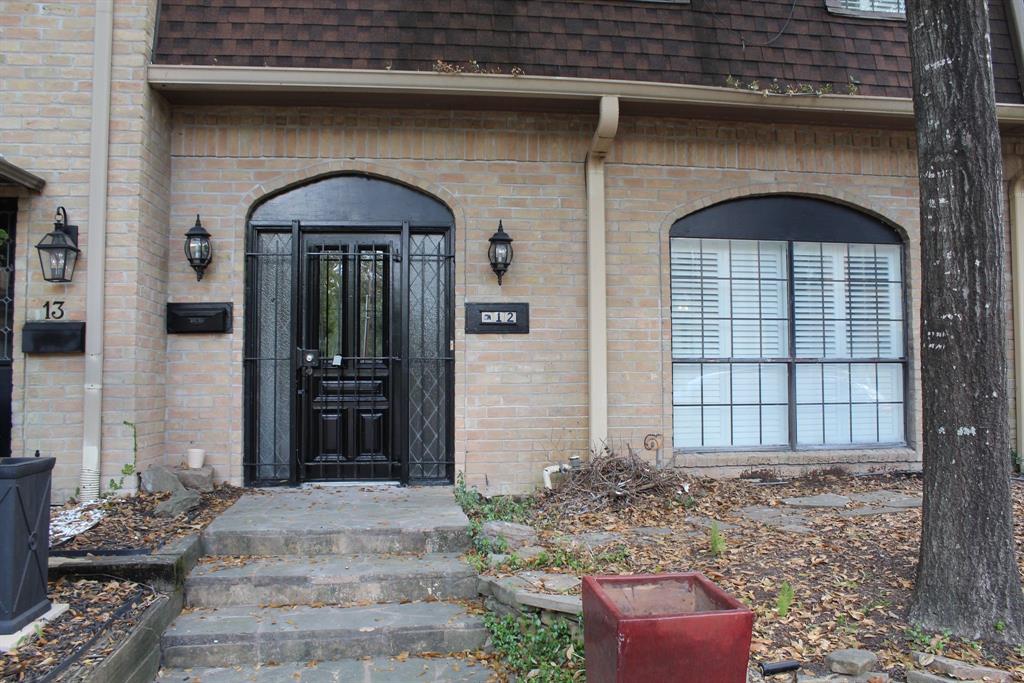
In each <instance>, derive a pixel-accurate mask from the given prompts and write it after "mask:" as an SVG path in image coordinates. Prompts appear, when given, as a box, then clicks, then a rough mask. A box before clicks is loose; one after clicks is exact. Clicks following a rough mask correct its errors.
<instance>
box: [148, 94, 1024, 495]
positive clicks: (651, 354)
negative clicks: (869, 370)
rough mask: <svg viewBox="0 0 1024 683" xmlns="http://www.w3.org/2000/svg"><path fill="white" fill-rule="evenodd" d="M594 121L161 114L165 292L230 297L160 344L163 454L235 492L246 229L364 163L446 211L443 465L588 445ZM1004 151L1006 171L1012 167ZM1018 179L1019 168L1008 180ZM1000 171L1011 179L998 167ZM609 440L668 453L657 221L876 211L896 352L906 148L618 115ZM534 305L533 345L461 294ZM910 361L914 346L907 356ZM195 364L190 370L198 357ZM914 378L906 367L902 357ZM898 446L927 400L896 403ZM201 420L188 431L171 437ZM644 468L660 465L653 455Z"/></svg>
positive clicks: (909, 184)
mask: <svg viewBox="0 0 1024 683" xmlns="http://www.w3.org/2000/svg"><path fill="white" fill-rule="evenodd" d="M593 125H594V121H593V120H592V119H590V118H587V117H582V118H581V117H570V116H563V115H534V114H497V113H495V114H486V113H476V114H473V113H446V112H404V113H394V112H380V111H373V110H364V111H345V112H343V113H340V112H337V111H334V110H330V109H303V110H295V109H269V108H268V109H261V110H255V111H254V110H251V109H247V110H242V109H233V108H212V109H211V108H192V107H183V108H178V109H175V111H174V115H173V129H174V132H173V141H172V149H171V153H172V157H173V173H172V176H173V180H172V189H171V225H172V230H171V235H170V239H169V247H170V249H171V250H172V251H171V252H170V253H171V254H172V257H171V259H170V274H169V281H170V285H169V291H170V295H171V297H172V299H174V300H180V301H187V300H201V299H206V300H232V301H234V302H235V304H236V308H235V315H236V321H235V323H236V324H235V330H236V332H235V333H234V334H233V335H229V336H224V337H212V338H186V337H171V338H169V339H168V370H167V405H168V412H167V418H168V432H167V443H168V445H167V453H168V457H169V458H170V460H171V461H176V460H178V459H180V458H181V457H183V453H184V449H185V448H186V447H187V446H188V443H189V441H192V440H194V439H195V437H196V435H199V437H200V438H201V439H202V440H203V443H205V444H206V445H207V448H208V451H209V453H210V457H211V459H212V461H213V462H214V464H215V465H216V466H217V467H218V470H219V471H220V472H222V473H223V474H224V476H225V477H226V478H228V479H231V480H232V481H236V482H237V481H240V480H241V476H242V474H241V468H240V465H241V451H242V351H243V346H242V345H243V339H242V332H241V331H242V329H243V325H242V320H243V317H244V306H243V303H244V291H243V284H244V263H243V257H242V254H243V249H244V221H245V215H246V212H247V210H248V209H249V208H250V207H251V205H252V204H253V203H254V202H255V201H257V200H258V199H259V198H260V197H262V196H265V195H266V194H267V193H272V192H273V191H275V190H277V189H279V188H282V187H284V186H287V185H290V184H294V183H297V182H300V181H302V180H303V179H307V178H311V177H315V176H318V175H321V174H326V173H332V172H341V171H365V172H369V173H374V174H379V175H383V176H387V177H391V178H394V179H396V180H399V181H401V182H406V183H409V184H411V185H414V186H417V187H419V188H421V189H423V190H425V191H427V192H430V193H433V194H434V195H435V196H437V197H438V198H440V199H441V200H442V201H444V202H446V203H447V204H448V205H449V206H450V207H451V208H452V209H453V211H454V213H455V216H456V242H457V245H458V247H457V263H456V280H457V288H456V311H457V316H458V320H457V323H456V330H457V332H456V406H457V409H456V435H457V436H456V452H457V461H458V463H459V467H460V469H463V468H464V469H465V471H466V473H467V478H468V480H469V481H470V482H471V483H475V484H479V485H481V486H485V487H487V488H488V489H489V490H491V491H504V492H507V491H518V490H523V489H524V488H526V487H528V486H531V485H534V484H536V483H537V481H538V480H539V469H540V467H541V466H542V465H544V464H547V463H549V462H557V461H561V460H563V459H564V458H565V457H566V456H567V455H568V454H570V453H574V452H581V451H583V450H584V449H585V448H586V447H587V443H586V439H587V437H586V414H587V411H586V391H587V386H586V381H587V377H586V273H585V271H584V267H583V264H584V262H585V253H586V252H585V214H584V210H583V206H584V204H583V202H584V197H585V188H584V185H583V164H582V162H583V159H584V157H585V154H586V149H587V142H588V140H589V136H590V133H591V130H592V128H591V127H592V126H593ZM1012 159H1013V157H1012V156H1011V155H1008V164H1011V165H1012V164H1013V163H1015V162H1013V161H1012ZM1014 168H1015V167H1014ZM1012 172H1014V171H1011V170H1009V169H1008V173H1012ZM607 173H608V296H609V387H610V415H609V419H610V428H611V433H610V438H611V441H612V445H613V446H623V445H625V444H629V445H631V446H633V447H634V448H636V449H639V448H641V447H642V444H643V441H644V436H646V435H648V434H658V435H661V437H662V438H661V448H660V451H659V452H658V455H660V457H661V459H662V461H663V462H670V461H673V460H672V457H673V452H672V443H671V434H672V406H671V373H670V369H671V355H670V347H669V342H670V339H669V335H670V309H669V305H668V301H669V283H668V276H667V272H668V238H667V234H668V228H669V226H670V225H671V223H672V222H673V221H674V220H676V219H678V218H680V217H682V216H684V215H686V214H688V213H691V212H693V211H695V210H697V209H699V208H702V207H704V206H707V205H710V204H712V203H715V202H717V201H722V200H725V199H728V198H732V197H740V196H744V195H749V194H758V193H769V192H798V193H802V194H813V195H819V196H823V197H830V198H833V199H836V200H839V201H841V202H845V203H849V204H853V205H856V206H858V207H860V208H862V209H864V210H867V211H870V212H874V213H877V214H878V215H880V216H883V217H885V218H886V219H888V220H890V221H891V222H893V223H895V224H896V225H898V226H900V228H901V229H902V230H903V231H904V233H905V235H906V238H907V249H908V256H909V259H908V260H909V262H910V269H909V272H908V274H907V282H908V293H909V295H910V296H911V302H910V306H909V308H910V310H911V311H912V312H913V320H912V321H911V324H909V325H908V334H909V335H910V339H909V345H910V348H911V349H913V348H914V345H915V343H916V342H915V340H916V335H917V329H918V322H917V308H918V305H919V301H918V294H919V291H918V290H919V287H918V286H917V285H916V284H915V283H917V282H919V280H920V273H919V262H918V251H919V249H918V228H917V194H916V186H917V183H916V177H915V173H916V164H915V153H914V149H913V137H912V134H910V133H907V132H880V131H871V130H853V129H827V128H820V129H808V128H807V127H798V126H774V127H769V126H755V125H738V124H717V123H712V122H702V121H697V122H686V121H671V120H653V119H641V118H626V119H624V120H623V122H622V125H621V127H620V133H619V136H618V138H617V140H616V143H615V145H614V147H613V150H612V153H611V156H610V157H609V160H608V168H607ZM196 213H201V214H202V216H203V222H204V225H206V226H207V227H208V229H209V230H210V231H211V233H213V235H214V242H215V249H216V250H217V251H216V253H217V256H216V260H215V263H214V266H213V267H212V269H211V270H210V271H209V274H208V275H207V276H206V277H205V278H204V280H203V281H202V282H201V283H196V282H195V280H194V278H193V277H191V273H190V271H189V270H188V267H187V265H186V264H185V262H184V259H181V258H175V257H174V256H173V254H174V252H175V251H177V250H178V249H180V243H181V237H180V235H179V233H180V232H181V231H183V230H184V229H185V228H186V227H187V226H188V225H189V224H190V223H191V221H192V220H193V218H194V215H195V214H196ZM499 219H501V220H503V221H504V224H505V227H506V229H507V230H508V231H509V232H510V233H511V234H512V235H513V237H514V238H515V240H516V242H515V246H516V261H515V264H514V265H513V267H512V270H511V271H510V273H509V275H508V276H507V278H506V280H505V285H504V286H503V287H502V288H500V289H499V288H498V287H497V285H496V283H495V281H494V276H493V275H492V274H491V272H490V270H489V268H488V266H487V263H486V248H487V242H486V240H487V237H488V236H489V235H490V234H491V232H493V230H494V228H495V226H496V225H497V222H498V220H499ZM482 300H488V301H490V300H497V301H501V300H506V301H523V300H526V301H529V302H530V304H531V334H530V335H529V336H528V337H514V336H513V337H501V336H474V335H469V336H466V335H464V334H463V333H462V326H463V321H462V308H463V303H464V302H465V301H482ZM913 355H915V354H913V351H912V356H913ZM196 358H202V359H203V361H204V363H203V366H202V367H199V368H197V367H196V366H195V359H196ZM912 367H913V371H912V376H913V377H914V383H915V384H916V383H917V381H918V377H919V368H918V367H917V364H916V361H913V362H912ZM908 406H909V409H910V410H911V413H912V425H913V431H912V433H911V438H912V441H913V442H914V443H916V444H918V443H920V438H919V429H920V427H919V425H920V417H919V411H920V405H919V397H918V392H917V391H916V389H913V388H910V390H909V391H908ZM177 425H193V426H194V428H188V429H185V428H180V429H179V428H177V427H176V426H177ZM651 457H654V454H651ZM919 458H920V455H919V450H916V449H914V448H905V449H894V450H871V451H863V450H861V451H845V452H844V451H827V452H821V453H800V454H799V455H795V454H787V453H770V454H751V453H747V454H743V453H738V454H718V455H714V456H697V455H687V454H676V456H675V458H674V462H676V463H677V464H680V465H686V466H690V467H702V468H708V467H713V468H715V471H716V472H717V473H720V474H736V473H739V472H741V471H743V470H745V469H750V468H755V467H766V466H767V467H776V468H784V467H785V466H786V465H789V464H804V465H813V466H826V465H829V464H833V463H847V464H849V463H859V464H860V465H861V466H885V467H906V466H914V465H915V464H916V463H917V462H918V461H919Z"/></svg>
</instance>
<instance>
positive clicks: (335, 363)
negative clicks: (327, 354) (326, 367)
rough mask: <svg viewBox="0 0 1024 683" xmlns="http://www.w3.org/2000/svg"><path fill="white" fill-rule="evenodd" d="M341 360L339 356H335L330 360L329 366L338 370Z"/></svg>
mask: <svg viewBox="0 0 1024 683" xmlns="http://www.w3.org/2000/svg"><path fill="white" fill-rule="evenodd" d="M341 360H342V359H341V356H335V357H334V358H332V359H331V365H333V366H334V367H336V368H340V367H341Z"/></svg>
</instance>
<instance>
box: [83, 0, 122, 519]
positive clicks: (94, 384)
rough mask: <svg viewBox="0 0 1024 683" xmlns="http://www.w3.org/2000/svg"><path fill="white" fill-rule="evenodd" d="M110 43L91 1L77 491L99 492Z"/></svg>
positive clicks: (109, 21)
mask: <svg viewBox="0 0 1024 683" xmlns="http://www.w3.org/2000/svg"><path fill="white" fill-rule="evenodd" d="M113 46H114V3H113V0H97V1H96V24H95V28H94V35H93V60H92V63H93V74H92V122H91V126H90V140H91V145H90V149H89V225H88V226H87V232H86V239H87V248H88V250H89V251H88V254H87V259H88V261H87V263H86V286H85V320H86V325H85V384H84V387H83V388H84V395H83V399H82V471H81V474H80V477H79V484H80V491H79V496H80V497H81V499H82V500H85V501H89V500H95V499H96V498H97V497H98V496H99V493H100V467H101V465H100V449H101V447H102V431H103V317H104V300H103V295H104V292H103V285H104V280H105V278H106V251H107V245H106V241H107V240H106V238H107V235H106V230H107V170H108V163H109V157H110V154H109V149H108V148H109V143H110V90H111V63H112V57H113Z"/></svg>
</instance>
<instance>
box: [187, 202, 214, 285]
mask: <svg viewBox="0 0 1024 683" xmlns="http://www.w3.org/2000/svg"><path fill="white" fill-rule="evenodd" d="M185 258H187V259H188V264H189V265H190V266H192V270H194V271H196V280H202V279H203V272H204V271H205V270H206V267H207V266H208V265H210V261H212V260H213V246H212V245H211V244H210V233H208V232H207V231H206V228H204V227H203V224H202V222H201V221H200V220H199V215H198V214H197V215H196V224H195V225H193V226H192V227H191V228H189V231H188V232H186V233H185Z"/></svg>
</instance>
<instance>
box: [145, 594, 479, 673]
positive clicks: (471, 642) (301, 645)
mask: <svg viewBox="0 0 1024 683" xmlns="http://www.w3.org/2000/svg"><path fill="white" fill-rule="evenodd" d="M487 636H488V633H487V629H486V628H485V627H484V624H483V619H482V618H480V617H478V616H474V615H471V614H469V613H468V612H467V611H466V609H464V608H463V607H461V606H459V605H454V604H450V603H445V602H410V603H405V604H388V605H373V606H370V607H310V606H298V607H264V608H260V607H253V606H246V607H224V608H221V609H212V610H195V611H190V612H185V613H182V615H181V616H179V617H178V618H177V619H176V620H175V621H174V623H173V624H171V626H170V628H168V629H167V631H166V632H165V633H164V635H163V638H162V639H161V650H162V651H163V665H164V666H166V667H173V668H185V667H231V666H255V665H257V664H267V663H270V662H278V663H281V662H308V661H310V660H318V661H331V660H340V659H350V658H359V657H376V656H395V655H399V654H401V653H403V652H406V653H410V654H413V655H416V654H422V653H426V652H439V653H451V652H463V651H466V650H479V649H480V648H482V647H483V646H484V644H485V643H486V642H487Z"/></svg>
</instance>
